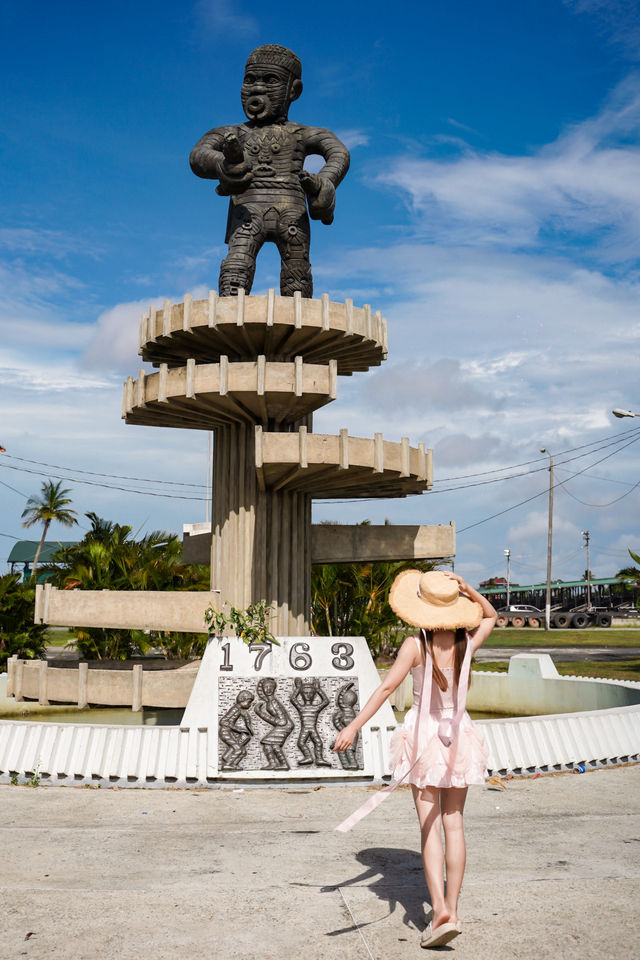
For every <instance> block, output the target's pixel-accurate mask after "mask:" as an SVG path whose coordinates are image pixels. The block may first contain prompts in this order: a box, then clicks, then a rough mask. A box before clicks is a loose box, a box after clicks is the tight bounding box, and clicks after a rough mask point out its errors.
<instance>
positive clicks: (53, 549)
mask: <svg viewBox="0 0 640 960" xmlns="http://www.w3.org/2000/svg"><path fill="white" fill-rule="evenodd" d="M39 543H40V541H39V540H18V542H17V543H14V545H13V547H12V548H11V553H10V554H9V556H8V557H7V563H33V561H34V558H35V555H36V550H37V549H38V544H39ZM76 543H78V540H45V542H44V546H43V548H42V552H41V554H40V559H39V560H38V563H39V564H40V563H49V562H50V561H51V560H52V559H53V555H54V554H55V553H57V552H58V550H59V549H60V547H73V546H75V545H76Z"/></svg>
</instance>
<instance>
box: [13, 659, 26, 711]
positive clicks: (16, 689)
mask: <svg viewBox="0 0 640 960" xmlns="http://www.w3.org/2000/svg"><path fill="white" fill-rule="evenodd" d="M23 677H24V660H16V667H15V675H14V680H13V695H14V697H15V698H16V700H18V701H21V700H24V697H23V696H22V680H23Z"/></svg>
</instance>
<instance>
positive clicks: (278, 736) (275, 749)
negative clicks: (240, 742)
mask: <svg viewBox="0 0 640 960" xmlns="http://www.w3.org/2000/svg"><path fill="white" fill-rule="evenodd" d="M276 689H277V683H276V681H275V680H273V679H272V678H271V677H264V678H263V679H262V680H259V681H258V685H257V687H256V693H257V694H258V698H259V699H258V702H257V703H256V704H255V706H254V708H253V709H254V711H255V712H256V713H257V715H258V716H259V717H260V719H261V720H264V722H265V723H268V724H269V725H270V726H271V727H272V728H273V729H272V730H269V732H268V733H267V734H266V735H265V736H264V737H263V738H262V740H261V741H260V743H261V745H262V749H263V750H264V755H265V758H266V761H267V763H266V765H265V766H264V767H262V769H263V770H288V769H289V763H288V762H287V758H286V757H285V755H284V750H283V747H284V744H285V741H286V739H287V737H288V736H289V734H290V733H291V731H292V730H293V720H292V719H291V717H290V716H289V714H288V713H287V711H286V709H285V708H284V706H283V705H282V703H281V702H280V700H278V698H277V697H276Z"/></svg>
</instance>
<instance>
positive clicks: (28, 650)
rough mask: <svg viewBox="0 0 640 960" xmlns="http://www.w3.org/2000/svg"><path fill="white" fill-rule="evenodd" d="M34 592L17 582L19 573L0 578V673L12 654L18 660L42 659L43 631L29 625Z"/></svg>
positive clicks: (30, 587)
mask: <svg viewBox="0 0 640 960" xmlns="http://www.w3.org/2000/svg"><path fill="white" fill-rule="evenodd" d="M34 601H35V589H34V586H33V584H27V583H21V582H20V574H18V573H6V574H4V576H2V577H0V670H3V669H5V664H6V662H7V660H8V658H9V657H11V656H13V655H14V654H15V655H16V656H17V657H19V658H20V659H21V660H34V659H37V658H40V659H43V658H44V656H45V644H46V630H47V628H46V627H45V626H44V625H43V624H40V623H34V622H33V605H34Z"/></svg>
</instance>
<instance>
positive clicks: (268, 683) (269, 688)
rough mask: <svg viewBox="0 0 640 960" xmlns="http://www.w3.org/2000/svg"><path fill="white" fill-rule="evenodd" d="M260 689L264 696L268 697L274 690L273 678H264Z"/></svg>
mask: <svg viewBox="0 0 640 960" xmlns="http://www.w3.org/2000/svg"><path fill="white" fill-rule="evenodd" d="M262 690H263V692H264V694H265V696H267V697H270V696H272V695H273V694H274V693H275V692H276V684H275V680H265V681H264V683H263V684H262Z"/></svg>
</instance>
